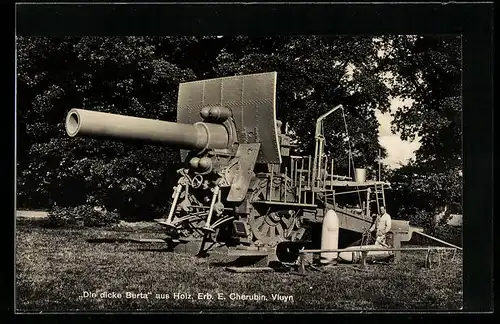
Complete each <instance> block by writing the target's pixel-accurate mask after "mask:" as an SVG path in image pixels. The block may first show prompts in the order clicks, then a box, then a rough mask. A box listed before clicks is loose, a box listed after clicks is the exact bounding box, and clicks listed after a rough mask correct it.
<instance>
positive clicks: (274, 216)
mask: <svg viewBox="0 0 500 324" xmlns="http://www.w3.org/2000/svg"><path fill="white" fill-rule="evenodd" d="M268 185H269V180H268V179H266V178H264V179H259V180H258V181H257V182H256V183H255V185H254V186H253V189H254V190H253V192H252V193H251V194H250V197H249V199H250V201H251V202H252V207H251V210H250V213H249V215H248V225H249V226H250V229H251V232H252V242H253V244H254V245H256V246H269V247H274V246H276V245H278V243H280V242H283V241H287V240H294V239H296V237H297V234H298V233H301V232H302V231H301V223H300V219H299V213H300V210H299V209H294V208H292V209H290V208H288V207H286V206H279V205H277V206H273V207H269V206H268V205H265V204H260V203H257V201H262V200H263V199H265V197H266V195H265V193H266V190H268ZM273 189H274V190H278V189H277V184H273ZM285 194H286V199H287V201H289V202H293V201H294V199H295V197H294V193H293V190H291V189H289V190H287V192H286V193H282V196H281V197H280V198H281V200H282V201H284V197H283V196H284V195H285Z"/></svg>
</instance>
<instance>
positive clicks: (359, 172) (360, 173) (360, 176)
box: [356, 169, 366, 183]
mask: <svg viewBox="0 0 500 324" xmlns="http://www.w3.org/2000/svg"><path fill="white" fill-rule="evenodd" d="M365 181H366V169H356V182H357V183H364V182H365Z"/></svg>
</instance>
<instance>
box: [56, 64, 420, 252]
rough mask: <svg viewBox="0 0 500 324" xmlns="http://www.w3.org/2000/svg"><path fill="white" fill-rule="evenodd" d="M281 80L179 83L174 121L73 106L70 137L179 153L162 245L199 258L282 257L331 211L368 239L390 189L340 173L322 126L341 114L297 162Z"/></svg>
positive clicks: (400, 237) (405, 228)
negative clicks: (224, 252)
mask: <svg viewBox="0 0 500 324" xmlns="http://www.w3.org/2000/svg"><path fill="white" fill-rule="evenodd" d="M276 82H277V73H275V72H271V73H261V74H251V75H240V76H232V77H223V78H216V79H209V80H201V81H194V82H186V83H181V84H180V85H179V91H178V102H177V122H168V121H161V120H151V119H145V118H137V117H131V116H122V115H115V114H109V113H102V112H96V111H90V110H84V109H72V110H70V111H69V113H68V115H67V118H66V130H67V133H68V135H69V136H71V137H74V136H90V137H102V138H107V139H116V140H134V141H143V142H144V143H148V144H156V145H167V146H177V147H179V149H180V151H181V158H182V162H183V167H182V168H180V169H179V170H177V174H178V181H177V184H176V186H175V187H174V190H173V196H172V204H171V208H170V210H169V213H168V215H165V217H164V218H162V219H158V220H157V221H158V223H160V224H161V225H163V226H164V228H165V238H164V239H163V240H164V241H165V242H166V243H168V244H171V245H178V244H186V243H188V242H193V241H194V242H199V254H200V255H203V254H206V253H207V251H209V250H210V248H211V247H212V246H214V245H224V246H226V247H227V248H228V251H229V254H231V255H234V256H263V257H264V256H265V257H268V258H269V259H268V260H269V261H272V260H276V258H277V257H276V247H277V246H278V244H280V243H283V242H303V237H304V233H305V232H306V229H308V226H309V225H311V224H315V223H316V224H321V223H322V221H323V218H324V215H325V214H326V213H327V211H329V210H333V211H334V212H335V213H336V215H337V216H338V226H339V228H340V229H341V231H350V232H354V233H363V232H365V231H366V229H367V228H369V227H370V226H371V225H372V222H373V217H372V215H373V214H374V213H378V212H379V210H380V207H381V206H385V195H384V190H386V189H387V188H390V186H389V184H388V183H386V182H383V181H373V180H366V179H364V174H363V172H362V171H363V170H358V171H360V172H358V173H357V174H358V176H355V177H354V178H353V177H351V176H350V175H347V176H346V175H337V174H335V170H334V163H333V162H334V161H333V157H332V156H330V155H329V154H326V153H325V151H324V148H325V143H324V141H325V138H324V136H323V133H322V129H323V127H322V123H323V120H324V119H325V118H326V117H327V116H328V115H330V114H332V113H333V112H335V111H342V112H343V111H344V110H343V109H344V108H343V107H342V106H341V105H339V106H336V107H334V108H333V109H331V110H330V111H329V112H327V113H326V114H324V115H323V116H320V117H319V118H318V120H317V124H316V134H315V140H316V146H315V152H314V154H313V155H309V156H294V155H291V154H290V149H291V148H292V146H293V145H292V144H291V138H290V136H288V135H287V134H286V133H285V132H282V129H281V128H282V123H281V122H280V121H279V120H277V119H276ZM379 180H380V179H379ZM353 202H357V204H353ZM355 205H357V206H355ZM393 227H394V230H393V242H394V244H393V245H394V246H395V247H398V246H399V244H400V242H401V241H405V240H409V239H410V238H411V235H409V233H410V232H409V229H410V226H409V223H408V222H405V221H396V220H394V226H393ZM341 236H342V233H341ZM304 244H305V243H304ZM304 246H305V245H304Z"/></svg>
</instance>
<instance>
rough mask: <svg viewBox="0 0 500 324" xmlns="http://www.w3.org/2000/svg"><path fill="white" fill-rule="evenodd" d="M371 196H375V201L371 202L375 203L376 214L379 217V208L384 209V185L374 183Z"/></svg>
mask: <svg viewBox="0 0 500 324" xmlns="http://www.w3.org/2000/svg"><path fill="white" fill-rule="evenodd" d="M372 194H374V195H375V199H373V200H371V201H376V202H377V213H378V214H379V215H380V207H385V194H384V184H383V183H380V184H379V183H376V184H375V185H374V190H373V193H372Z"/></svg>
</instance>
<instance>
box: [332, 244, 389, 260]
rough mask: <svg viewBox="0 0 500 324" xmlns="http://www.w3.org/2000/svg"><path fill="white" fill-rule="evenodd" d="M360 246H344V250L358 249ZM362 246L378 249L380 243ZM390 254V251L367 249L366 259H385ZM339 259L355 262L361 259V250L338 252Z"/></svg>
mask: <svg viewBox="0 0 500 324" xmlns="http://www.w3.org/2000/svg"><path fill="white" fill-rule="evenodd" d="M359 248H360V246H350V247H347V248H345V250H359ZM363 248H367V249H369V248H375V249H380V248H381V246H380V245H378V244H377V245H363ZM391 255H392V253H391V251H369V252H368V253H367V254H366V259H367V260H379V261H381V260H385V259H386V258H388V257H390V256H391ZM339 259H341V260H342V261H345V262H350V263H356V262H358V261H360V260H361V252H359V251H353V252H348V251H345V252H340V253H339Z"/></svg>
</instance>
